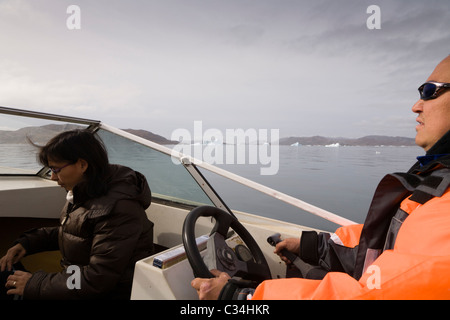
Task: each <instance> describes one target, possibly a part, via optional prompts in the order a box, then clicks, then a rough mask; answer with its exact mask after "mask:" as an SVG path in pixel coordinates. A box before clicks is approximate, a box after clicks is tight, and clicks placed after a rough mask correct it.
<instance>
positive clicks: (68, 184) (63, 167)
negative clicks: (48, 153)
mask: <svg viewBox="0 0 450 320" xmlns="http://www.w3.org/2000/svg"><path fill="white" fill-rule="evenodd" d="M48 166H49V167H50V169H51V170H52V176H51V179H52V180H53V181H56V182H57V183H58V185H60V186H61V187H63V188H65V189H66V190H67V191H71V190H73V188H74V187H75V186H76V185H77V184H78V183H80V182H81V181H83V180H84V173H85V171H86V169H87V167H88V163H87V162H86V161H85V160H83V159H78V161H77V162H75V163H70V162H67V161H52V160H50V159H49V160H48Z"/></svg>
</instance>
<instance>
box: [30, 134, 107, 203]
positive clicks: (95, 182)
mask: <svg viewBox="0 0 450 320" xmlns="http://www.w3.org/2000/svg"><path fill="white" fill-rule="evenodd" d="M38 158H39V161H40V162H41V163H42V164H43V165H45V166H47V167H48V166H49V165H48V162H49V160H52V161H55V162H62V161H67V162H69V163H76V162H77V161H78V160H79V159H84V160H85V161H86V162H87V163H88V168H87V169H86V172H85V173H84V174H85V177H86V179H85V181H83V182H82V183H79V184H78V185H77V188H80V189H81V190H80V191H82V192H84V193H85V196H87V197H88V198H94V197H98V196H101V195H104V194H105V193H106V192H107V181H106V175H107V173H108V170H109V160H108V153H107V151H106V148H105V145H104V144H103V141H102V140H101V139H100V137H98V136H97V135H96V134H95V133H93V132H91V131H89V130H79V129H77V130H71V131H65V132H62V133H60V134H58V135H57V136H55V137H53V138H52V139H51V140H50V141H49V142H47V144H46V145H45V146H44V147H41V150H40V152H39V154H38Z"/></svg>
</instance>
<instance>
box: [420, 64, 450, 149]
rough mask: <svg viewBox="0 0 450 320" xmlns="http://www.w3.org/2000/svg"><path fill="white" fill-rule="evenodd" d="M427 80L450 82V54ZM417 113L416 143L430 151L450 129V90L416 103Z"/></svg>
mask: <svg viewBox="0 0 450 320" xmlns="http://www.w3.org/2000/svg"><path fill="white" fill-rule="evenodd" d="M427 81H436V82H446V83H448V82H450V56H449V57H447V58H445V59H444V60H443V61H442V62H441V63H440V64H439V65H438V66H437V67H436V69H435V70H434V71H433V73H432V74H431V75H430V77H429V78H428V79H427ZM412 111H413V112H415V113H417V115H418V116H417V119H416V120H417V122H418V123H419V124H418V125H417V126H416V131H417V134H416V144H417V145H418V146H420V147H422V148H424V149H425V151H428V150H429V149H430V148H431V147H432V146H433V145H434V144H435V143H436V142H437V141H438V140H439V139H440V138H441V137H442V136H443V135H444V134H445V133H447V131H449V130H450V90H446V91H444V92H443V93H441V94H440V95H439V96H438V97H437V98H436V99H431V100H426V101H424V100H422V99H420V100H419V101H417V102H416V104H414V106H413V107H412Z"/></svg>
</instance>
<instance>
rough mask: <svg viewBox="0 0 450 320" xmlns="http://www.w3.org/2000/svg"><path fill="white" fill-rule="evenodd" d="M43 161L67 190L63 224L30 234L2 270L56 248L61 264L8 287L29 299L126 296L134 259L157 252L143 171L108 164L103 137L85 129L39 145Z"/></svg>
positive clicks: (18, 275) (1, 262)
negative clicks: (25, 257) (148, 214)
mask: <svg viewBox="0 0 450 320" xmlns="http://www.w3.org/2000/svg"><path fill="white" fill-rule="evenodd" d="M39 160H40V162H41V163H42V164H43V165H45V166H47V167H49V168H50V169H51V172H52V175H51V179H52V180H54V181H56V182H57V183H58V185H60V186H61V187H63V188H65V189H66V190H67V202H66V204H65V206H64V208H63V210H62V214H61V218H60V226H58V227H51V228H41V229H34V230H30V231H27V232H25V233H24V234H23V235H22V236H21V237H20V238H19V239H18V240H17V241H16V245H15V246H13V247H12V248H11V249H9V250H8V252H7V254H6V255H5V256H4V257H3V258H1V259H0V266H1V271H5V270H11V269H12V267H13V265H14V264H15V263H17V262H19V260H20V259H21V258H22V257H24V256H25V255H30V254H33V253H37V252H42V251H48V250H57V249H59V250H60V252H61V254H62V260H61V265H62V266H63V267H64V270H63V271H62V272H59V273H45V272H42V271H38V272H36V273H34V274H31V273H28V272H23V271H16V272H14V274H12V275H10V276H9V277H8V278H7V281H6V288H7V289H8V291H7V293H8V294H9V295H20V296H23V298H24V299H90V298H115V299H129V297H130V293H131V284H132V279H133V272H134V264H135V263H136V261H138V260H139V259H142V258H144V257H147V256H149V255H151V254H152V253H153V223H152V222H151V221H149V220H148V219H147V216H146V213H145V210H146V209H147V208H148V207H149V205H150V202H151V192H150V188H149V186H148V184H147V181H146V179H145V177H144V176H143V175H142V174H140V173H139V172H136V171H133V170H132V169H130V168H127V167H123V166H119V165H111V164H109V161H108V156H107V152H106V149H105V147H104V145H103V143H102V142H101V140H99V138H97V136H96V135H95V134H94V133H92V132H90V131H88V130H73V131H68V132H63V133H61V134H59V135H57V136H56V137H54V138H53V139H52V140H50V141H49V142H48V143H47V145H45V146H44V147H42V148H41V150H40V152H39ZM69 267H70V268H69Z"/></svg>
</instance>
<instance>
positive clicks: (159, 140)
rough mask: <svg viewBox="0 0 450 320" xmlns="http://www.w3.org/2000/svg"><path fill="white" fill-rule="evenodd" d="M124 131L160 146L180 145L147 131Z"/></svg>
mask: <svg viewBox="0 0 450 320" xmlns="http://www.w3.org/2000/svg"><path fill="white" fill-rule="evenodd" d="M122 130H123V131H126V132H128V133H131V134H134V135H136V136H138V137H141V138H144V139H147V140H150V141H153V142H156V143H158V144H178V141H172V140H168V139H166V138H164V137H163V136H160V135H157V134H154V133H152V132H150V131H146V130H136V129H122Z"/></svg>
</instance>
